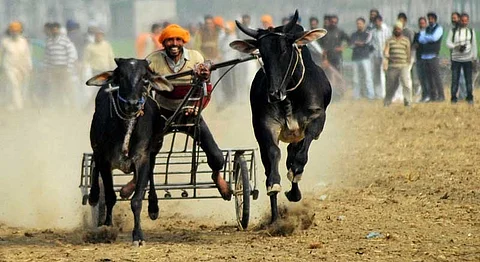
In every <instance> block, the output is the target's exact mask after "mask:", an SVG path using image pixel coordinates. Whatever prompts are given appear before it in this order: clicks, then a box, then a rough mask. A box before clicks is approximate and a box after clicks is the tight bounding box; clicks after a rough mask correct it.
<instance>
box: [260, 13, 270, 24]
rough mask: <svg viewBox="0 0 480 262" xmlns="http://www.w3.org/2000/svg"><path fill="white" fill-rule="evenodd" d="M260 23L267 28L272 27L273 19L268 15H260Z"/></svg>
mask: <svg viewBox="0 0 480 262" xmlns="http://www.w3.org/2000/svg"><path fill="white" fill-rule="evenodd" d="M260 21H261V22H262V23H264V24H267V25H268V26H273V18H272V16H270V15H262V17H261V18H260Z"/></svg>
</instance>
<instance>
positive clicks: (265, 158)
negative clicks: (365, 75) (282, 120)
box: [253, 121, 282, 223]
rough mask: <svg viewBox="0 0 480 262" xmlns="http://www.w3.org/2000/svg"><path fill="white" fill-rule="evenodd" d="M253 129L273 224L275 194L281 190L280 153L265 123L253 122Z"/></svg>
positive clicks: (275, 210) (276, 141) (276, 215)
mask: <svg viewBox="0 0 480 262" xmlns="http://www.w3.org/2000/svg"><path fill="white" fill-rule="evenodd" d="M253 127H254V130H255V137H256V139H257V142H258V145H259V147H260V155H261V158H262V163H263V166H264V168H265V175H266V176H267V180H266V187H267V195H268V196H270V207H271V211H272V219H271V223H273V222H275V221H276V220H277V218H278V208H277V194H278V192H280V191H281V189H282V187H281V186H280V174H279V173H278V162H279V161H280V156H281V152H280V148H279V147H278V140H277V139H276V138H275V136H274V132H272V129H271V128H270V127H268V126H267V124H266V123H265V121H254V122H253Z"/></svg>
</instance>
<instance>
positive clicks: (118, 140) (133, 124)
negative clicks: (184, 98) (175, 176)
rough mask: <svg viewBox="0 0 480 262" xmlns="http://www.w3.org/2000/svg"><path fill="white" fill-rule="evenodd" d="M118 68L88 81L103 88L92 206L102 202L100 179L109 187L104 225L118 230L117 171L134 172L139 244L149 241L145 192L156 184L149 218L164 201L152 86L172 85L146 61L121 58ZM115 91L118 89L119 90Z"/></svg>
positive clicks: (95, 126) (96, 122)
mask: <svg viewBox="0 0 480 262" xmlns="http://www.w3.org/2000/svg"><path fill="white" fill-rule="evenodd" d="M115 62H116V63H117V68H116V69H115V70H114V71H108V72H104V73H102V74H99V75H97V76H94V77H93V78H91V79H90V80H88V81H87V85H94V86H101V89H100V91H99V92H98V94H97V97H96V99H95V113H94V115H93V120H92V125H91V129H90V141H91V146H92V149H93V159H94V161H95V167H94V170H93V174H92V187H91V190H90V195H89V203H90V204H91V205H96V204H97V203H98V199H99V182H98V177H99V174H100V175H101V177H102V180H103V186H104V188H105V204H106V207H107V214H106V219H105V222H104V224H105V225H112V209H113V206H114V205H115V202H116V195H115V192H114V188H113V177H112V170H113V169H120V170H122V171H123V172H125V173H130V172H134V174H135V176H136V178H137V180H136V181H137V182H136V185H135V186H136V187H135V194H134V195H133V197H132V199H131V208H132V212H133V214H134V220H135V225H134V229H133V232H132V238H133V242H134V244H138V245H141V244H142V243H143V241H144V236H143V231H142V228H141V225H140V213H141V209H142V200H143V197H144V194H145V187H146V186H147V182H148V180H150V190H149V195H148V200H149V205H148V213H149V216H150V218H151V219H156V218H157V217H158V212H159V209H158V198H157V195H156V191H155V188H154V181H153V168H154V163H155V156H156V155H157V153H158V151H160V147H161V145H160V143H159V141H160V140H161V133H162V131H163V126H162V125H161V123H164V121H160V117H161V116H160V111H159V110H160V109H159V107H158V106H157V104H156V102H155V101H154V100H153V99H151V98H150V96H148V92H147V87H148V86H151V87H152V88H153V89H155V90H156V91H164V90H170V89H172V88H173V87H172V86H171V85H170V84H169V83H168V81H167V80H166V79H165V78H163V77H161V76H157V75H154V74H153V73H152V72H151V71H150V70H149V67H148V66H149V63H148V61H146V60H137V59H115ZM111 86H114V87H113V88H112V87H111Z"/></svg>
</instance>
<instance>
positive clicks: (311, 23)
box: [310, 20, 318, 29]
mask: <svg viewBox="0 0 480 262" xmlns="http://www.w3.org/2000/svg"><path fill="white" fill-rule="evenodd" d="M310 28H311V29H315V28H318V21H317V20H312V21H310Z"/></svg>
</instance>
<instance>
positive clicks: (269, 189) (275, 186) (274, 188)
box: [267, 184, 282, 196]
mask: <svg viewBox="0 0 480 262" xmlns="http://www.w3.org/2000/svg"><path fill="white" fill-rule="evenodd" d="M280 191H282V186H281V185H280V184H273V186H269V187H267V195H268V196H271V195H273V194H277V193H278V192H280Z"/></svg>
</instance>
